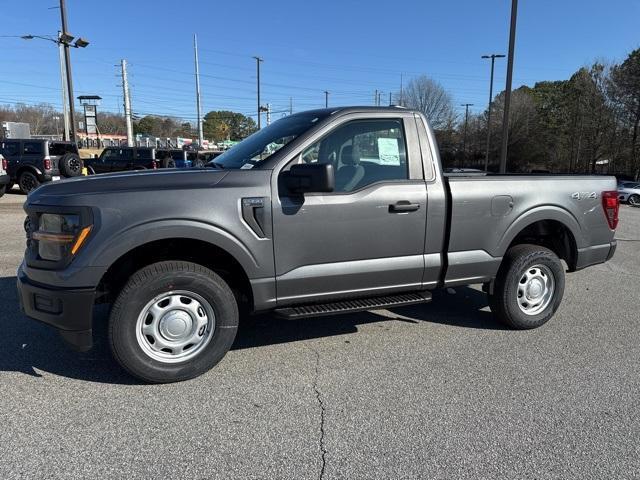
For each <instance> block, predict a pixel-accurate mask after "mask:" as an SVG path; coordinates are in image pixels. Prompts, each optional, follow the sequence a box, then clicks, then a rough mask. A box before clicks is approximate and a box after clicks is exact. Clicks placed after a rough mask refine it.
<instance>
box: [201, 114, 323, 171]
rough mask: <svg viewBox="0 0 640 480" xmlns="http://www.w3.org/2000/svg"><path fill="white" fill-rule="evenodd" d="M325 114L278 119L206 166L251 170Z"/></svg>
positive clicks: (298, 115)
mask: <svg viewBox="0 0 640 480" xmlns="http://www.w3.org/2000/svg"><path fill="white" fill-rule="evenodd" d="M327 115H328V114H321V115H319V114H318V113H317V112H306V113H298V114H296V115H291V116H289V117H285V118H282V119H280V120H278V121H277V122H274V123H272V124H271V125H269V126H268V127H266V128H263V129H262V130H260V131H258V132H256V133H254V134H253V135H251V136H249V137H247V138H246V139H245V140H243V141H242V142H240V143H238V144H237V145H235V146H233V147H232V148H231V149H230V150H228V151H226V152H225V153H223V154H222V155H220V156H219V157H217V158H216V159H215V160H212V161H211V162H209V163H208V164H207V165H209V166H214V167H218V168H242V169H246V168H253V167H254V166H255V165H257V164H258V163H260V162H262V161H264V160H266V159H267V158H269V157H270V156H271V155H273V154H274V153H275V152H277V151H278V150H280V149H281V148H282V147H284V146H285V145H286V144H287V143H289V142H291V141H292V140H293V139H295V138H297V137H299V136H300V135H302V134H303V133H305V132H306V131H308V130H309V129H311V128H312V127H313V126H315V125H316V124H317V123H318V121H319V120H322V119H323V118H325V117H326V116H327Z"/></svg>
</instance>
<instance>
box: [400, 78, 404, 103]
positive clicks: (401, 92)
mask: <svg viewBox="0 0 640 480" xmlns="http://www.w3.org/2000/svg"><path fill="white" fill-rule="evenodd" d="M402 80H403V78H402V74H400V106H401V107H402V106H403V104H402V102H403V100H404V98H403V96H404V95H403V93H404V92H403V90H402Z"/></svg>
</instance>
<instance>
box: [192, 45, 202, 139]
mask: <svg viewBox="0 0 640 480" xmlns="http://www.w3.org/2000/svg"><path fill="white" fill-rule="evenodd" d="M193 54H194V60H195V63H196V108H197V109H198V113H197V118H198V146H199V147H200V148H202V144H203V143H204V142H203V140H204V134H203V132H202V103H201V100H200V65H199V63H200V62H198V36H197V35H196V34H195V33H194V34H193Z"/></svg>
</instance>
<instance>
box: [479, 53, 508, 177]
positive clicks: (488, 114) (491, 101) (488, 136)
mask: <svg viewBox="0 0 640 480" xmlns="http://www.w3.org/2000/svg"><path fill="white" fill-rule="evenodd" d="M482 58H490V59H491V80H490V81H489V111H488V113H487V154H486V155H485V158H484V171H485V172H486V171H487V170H488V169H489V150H490V149H491V105H492V103H493V68H494V66H495V63H496V58H504V55H497V54H495V53H492V54H491V55H482Z"/></svg>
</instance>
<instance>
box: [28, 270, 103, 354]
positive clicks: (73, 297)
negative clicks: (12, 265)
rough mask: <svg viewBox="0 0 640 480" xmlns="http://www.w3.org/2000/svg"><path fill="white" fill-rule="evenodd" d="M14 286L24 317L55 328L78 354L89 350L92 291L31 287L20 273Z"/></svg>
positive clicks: (93, 297) (32, 285) (91, 340)
mask: <svg viewBox="0 0 640 480" xmlns="http://www.w3.org/2000/svg"><path fill="white" fill-rule="evenodd" d="M17 283H18V298H19V299H20V308H21V309H22V311H23V312H24V313H25V314H26V315H27V316H29V317H31V318H33V319H35V320H38V321H40V322H43V323H46V324H47V325H50V326H52V327H55V328H57V329H58V331H59V332H60V336H61V337H62V338H63V339H64V340H65V342H67V343H68V344H69V345H70V346H71V347H72V348H74V349H76V350H79V351H82V352H85V351H87V350H89V349H91V347H92V346H93V337H92V331H91V325H92V316H93V303H94V299H95V290H93V289H54V288H49V287H46V286H43V285H34V284H32V283H30V282H29V278H28V277H27V276H26V275H25V274H24V272H23V271H22V270H19V271H18V281H17Z"/></svg>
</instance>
